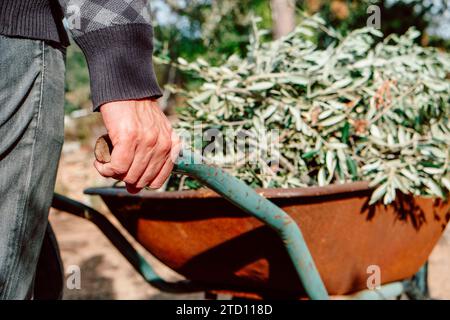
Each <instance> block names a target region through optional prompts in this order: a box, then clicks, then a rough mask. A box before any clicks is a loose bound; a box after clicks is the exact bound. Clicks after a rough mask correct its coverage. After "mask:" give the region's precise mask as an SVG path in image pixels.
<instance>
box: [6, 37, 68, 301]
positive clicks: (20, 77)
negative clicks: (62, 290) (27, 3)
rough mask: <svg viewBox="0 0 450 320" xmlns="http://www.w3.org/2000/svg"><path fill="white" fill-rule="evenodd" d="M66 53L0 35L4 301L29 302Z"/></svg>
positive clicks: (58, 140) (57, 138)
mask: <svg viewBox="0 0 450 320" xmlns="http://www.w3.org/2000/svg"><path fill="white" fill-rule="evenodd" d="M64 71H65V67H64V57H63V53H62V52H61V51H60V50H57V49H55V48H53V47H51V46H50V45H48V44H46V43H45V42H43V41H40V40H28V39H19V38H9V37H4V36H1V35H0V299H25V298H29V297H31V295H32V292H31V290H32V284H33V278H34V273H35V269H36V264H37V261H38V257H39V252H40V249H41V245H42V240H43V236H44V232H45V229H46V227H47V218H48V212H49V208H50V204H51V201H52V196H53V189H54V185H55V179H56V171H57V167H58V162H59V157H60V153H61V147H62V144H63V140H64V132H63V131H64V110H63V107H64Z"/></svg>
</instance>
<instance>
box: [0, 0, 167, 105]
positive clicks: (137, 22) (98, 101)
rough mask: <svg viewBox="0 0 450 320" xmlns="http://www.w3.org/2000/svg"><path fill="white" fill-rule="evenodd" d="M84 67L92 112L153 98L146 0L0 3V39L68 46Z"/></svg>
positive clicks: (156, 92) (21, 0)
mask: <svg viewBox="0 0 450 320" xmlns="http://www.w3.org/2000/svg"><path fill="white" fill-rule="evenodd" d="M64 17H65V18H66V29H69V30H70V32H71V34H72V36H73V39H74V40H75V42H76V43H77V44H78V45H79V46H80V48H81V50H82V51H83V52H84V54H85V56H86V60H87V62H88V67H89V74H90V79H91V95H92V101H93V104H94V110H97V109H98V107H99V106H101V105H102V104H104V103H106V102H110V101H117V100H127V99H140V98H158V97H160V96H161V90H160V88H159V86H158V83H157V81H156V78H155V74H154V70H153V65H152V53H153V29H152V25H151V21H150V12H149V5H148V0H59V1H58V0H0V34H2V35H5V36H15V37H24V38H29V39H40V40H46V41H49V42H53V43H56V44H58V45H61V46H63V47H65V46H67V45H68V44H69V41H68V36H67V34H66V32H65V28H64V26H63V18H64Z"/></svg>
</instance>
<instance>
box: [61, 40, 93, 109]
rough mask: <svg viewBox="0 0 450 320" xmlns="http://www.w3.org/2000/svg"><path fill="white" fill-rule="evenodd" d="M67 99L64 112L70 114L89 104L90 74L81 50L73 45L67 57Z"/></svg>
mask: <svg viewBox="0 0 450 320" xmlns="http://www.w3.org/2000/svg"><path fill="white" fill-rule="evenodd" d="M65 92H66V99H65V105H64V110H65V112H66V113H70V112H72V111H74V110H77V109H79V108H80V107H81V106H82V105H84V104H86V103H89V98H90V97H89V72H88V68H87V63H86V59H85V58H84V55H83V53H82V52H81V50H80V48H78V47H77V46H76V45H72V46H70V47H69V48H68V49H67V56H66V83H65Z"/></svg>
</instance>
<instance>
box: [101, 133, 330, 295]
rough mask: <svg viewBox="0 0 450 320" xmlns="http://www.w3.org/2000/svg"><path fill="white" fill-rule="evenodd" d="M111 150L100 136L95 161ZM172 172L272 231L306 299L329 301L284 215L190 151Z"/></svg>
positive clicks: (296, 229)
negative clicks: (222, 199)
mask: <svg viewBox="0 0 450 320" xmlns="http://www.w3.org/2000/svg"><path fill="white" fill-rule="evenodd" d="M112 148H113V146H112V143H111V140H110V139H109V137H108V136H107V135H104V136H101V137H100V138H99V139H98V140H97V142H96V145H95V157H96V159H97V160H98V161H100V162H103V163H107V162H109V161H110V160H111V152H112ZM174 172H177V173H181V174H185V175H188V176H190V177H192V178H194V179H196V180H198V181H199V182H201V183H202V184H203V185H205V186H207V187H209V188H210V189H212V190H214V191H215V192H217V193H218V194H220V195H221V196H223V197H224V198H225V199H227V200H228V201H230V202H231V203H233V204H234V205H236V206H237V207H239V208H241V209H242V210H244V211H246V212H247V213H249V214H250V215H252V216H254V217H256V218H257V219H258V220H260V221H262V222H263V223H265V224H266V225H268V226H269V227H271V228H272V229H273V230H275V231H276V232H277V233H278V235H279V236H280V238H281V240H282V241H283V244H284V246H285V247H286V250H287V251H288V254H289V256H290V258H291V260H292V263H293V264H294V267H295V269H296V271H297V274H298V276H299V278H300V279H301V282H302V284H303V287H304V289H305V291H306V293H307V294H308V296H309V297H310V298H311V299H317V300H325V299H328V293H327V291H326V289H325V286H324V284H323V281H322V279H321V277H320V274H319V272H318V271H317V268H316V266H315V263H314V260H313V258H312V256H311V253H310V252H309V249H308V246H307V245H306V242H305V239H304V238H303V235H302V233H301V231H300V229H299V227H298V225H297V223H296V222H295V221H294V220H293V219H292V218H291V217H290V216H289V215H288V214H287V213H286V212H284V211H283V210H282V209H280V208H279V207H278V206H276V205H275V204H273V203H272V202H271V201H269V200H267V199H266V198H264V197H263V196H261V195H259V194H258V193H257V192H256V191H255V190H254V189H252V188H250V187H249V186H248V185H247V184H245V183H244V182H242V181H241V180H239V179H237V178H235V177H233V176H232V175H230V174H229V173H227V172H225V171H224V170H223V169H221V168H217V167H214V166H211V165H207V164H204V163H203V162H202V161H201V158H200V157H199V156H198V155H196V154H194V153H192V152H190V151H186V150H183V151H182V152H181V153H180V156H179V158H178V160H177V163H176V164H175V166H174Z"/></svg>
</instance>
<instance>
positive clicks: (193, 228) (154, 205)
mask: <svg viewBox="0 0 450 320" xmlns="http://www.w3.org/2000/svg"><path fill="white" fill-rule="evenodd" d="M174 172H176V173H180V174H184V175H188V176H190V177H192V178H195V179H196V180H198V181H199V182H201V183H202V184H203V185H204V186H207V187H208V188H209V189H211V190H213V191H214V192H213V191H205V190H202V191H182V192H162V193H161V192H154V191H153V192H152V191H145V192H143V194H139V195H130V194H128V193H127V192H126V191H125V190H124V189H123V188H92V189H88V190H86V193H88V194H96V195H100V196H101V197H102V199H103V200H104V201H105V202H106V204H107V205H108V207H109V209H110V210H111V211H112V212H113V214H114V215H115V216H116V217H117V218H118V219H119V221H120V222H121V223H122V225H123V226H124V227H125V229H126V230H127V231H128V232H130V234H131V235H132V236H134V237H135V238H136V239H137V240H138V242H140V243H141V244H142V245H143V246H144V247H145V248H146V249H147V250H149V252H150V253H152V254H153V255H155V256H156V257H157V258H158V259H159V260H161V261H162V262H163V263H165V264H166V265H167V266H169V267H171V268H172V269H174V270H175V271H177V272H179V273H181V274H182V275H184V276H185V277H186V278H187V279H188V280H184V281H179V282H175V283H171V282H167V281H165V280H163V279H162V278H160V277H159V276H158V275H157V274H156V272H155V271H154V270H153V268H152V267H151V265H150V264H148V263H147V261H146V260H145V259H144V258H143V257H142V256H141V255H140V254H139V253H138V252H137V251H136V250H135V249H134V248H133V246H132V245H131V244H130V243H129V242H128V241H127V240H126V238H125V237H124V236H123V235H122V233H121V232H120V231H119V230H117V229H116V228H115V227H114V226H113V225H112V224H111V222H109V220H108V219H107V218H106V217H105V216H104V215H102V214H101V213H100V212H98V211H96V210H94V209H92V208H90V207H88V206H86V205H84V204H82V203H80V202H77V201H74V200H71V199H69V198H67V197H64V196H62V195H58V194H55V196H54V199H53V207H54V208H56V209H58V210H61V211H66V212H69V213H72V214H75V215H77V216H80V217H83V218H86V219H88V220H90V221H92V222H93V223H94V224H96V225H97V226H98V227H99V229H100V230H101V231H102V232H103V233H104V234H105V236H106V237H107V238H108V239H109V240H110V241H111V242H112V244H113V245H114V246H115V247H116V248H117V249H118V250H119V251H120V252H121V253H122V254H123V255H124V256H125V258H127V260H128V261H129V262H130V263H131V264H132V266H133V267H134V268H135V269H136V270H137V271H138V272H139V273H140V274H141V275H142V276H143V277H144V279H145V280H146V281H147V282H149V283H150V284H151V285H153V286H155V287H157V288H159V289H161V290H162V291H167V292H175V293H176V292H180V293H185V292H194V291H205V292H213V293H217V292H227V293H231V294H232V295H234V296H237V297H250V298H254V297H257V298H265V297H270V298H273V297H283V298H285V297H289V298H304V297H307V298H310V299H321V300H325V299H329V298H330V295H333V297H338V298H342V299H385V298H395V297H399V296H401V295H402V294H406V295H407V296H408V297H409V298H413V299H425V298H428V288H427V267H426V260H427V257H428V255H429V253H430V251H431V249H432V248H433V246H434V245H435V243H436V241H437V240H438V239H439V236H440V234H441V233H442V231H443V228H444V227H445V224H446V222H447V220H448V218H445V217H446V215H445V214H446V213H447V212H448V209H449V207H448V204H446V203H441V202H437V201H435V200H432V199H415V198H411V199H409V198H408V199H400V200H399V202H397V203H396V204H395V205H394V206H392V207H389V208H385V207H383V206H380V207H378V208H376V207H368V206H367V201H366V200H367V199H368V198H369V196H370V189H369V188H368V187H367V184H365V183H354V184H349V185H347V186H345V185H343V186H332V187H325V188H301V189H286V190H277V189H275V190H255V189H252V188H250V187H249V186H247V185H246V184H245V183H244V182H242V181H240V180H239V179H237V178H235V177H233V176H231V175H230V174H228V173H227V172H225V171H224V170H222V169H220V168H216V167H214V166H210V165H206V164H204V163H202V161H201V159H199V158H198V157H197V156H196V155H194V154H192V153H190V152H187V151H184V152H183V153H182V156H181V157H180V158H179V159H178V162H177V164H176V165H175V168H174ZM218 195H220V196H221V198H219V196H218ZM263 195H264V196H263ZM268 198H270V199H271V200H272V201H271V200H269V199H268ZM366 198H367V199H366ZM224 199H226V201H228V202H229V203H227V202H225V200H224ZM274 202H275V203H277V204H278V205H276V204H275V203H274ZM280 206H281V207H282V208H283V209H285V210H283V209H282V208H280ZM431 209H433V210H431ZM196 210H197V211H196ZM378 211H380V212H378ZM355 212H356V214H355ZM402 214H403V215H406V217H402V216H401V215H402ZM430 214H434V215H435V216H436V215H437V216H439V217H441V216H442V219H441V220H440V222H439V223H433V222H432V221H431V220H432V219H431V218H430ZM393 216H395V217H393ZM412 217H414V218H412ZM420 217H421V218H420ZM392 219H393V220H392ZM420 219H422V220H420ZM353 220H354V221H355V222H352V221H353ZM417 220H420V221H424V220H425V221H430V222H428V223H422V224H421V223H420V222H418V221H417ZM435 220H436V219H435ZM392 221H394V222H395V223H394V224H392V223H391V222H392ZM302 226H303V227H305V228H304V229H303V228H302ZM303 230H306V231H307V232H306V233H305V235H307V237H305V235H304V234H303V233H302V231H303ZM336 230H338V231H336ZM377 232H378V233H380V232H381V233H383V235H384V236H386V237H387V239H386V240H383V239H381V238H379V237H378V238H376V237H375V236H374V234H376V233H377ZM399 233H400V234H399ZM198 234H201V236H198ZM402 234H403V236H406V237H407V238H403V239H399V237H400V238H401V237H402ZM414 235H420V236H416V237H415V236H414ZM365 236H366V238H364V237H365ZM370 238H375V239H372V240H374V241H375V242H376V243H378V244H379V245H378V246H374V247H373V248H372V247H371V243H369V240H371V239H370ZM407 240H408V241H407ZM383 241H384V242H383ZM189 242H193V243H191V244H190V243H189ZM194 242H195V243H194ZM386 243H388V244H389V243H390V246H388V245H386ZM344 244H345V246H346V248H344V249H343V248H342V247H343V246H344ZM411 244H412V246H415V247H414V248H412V247H411ZM421 244H422V245H421ZM408 246H409V247H408ZM347 247H348V248H347ZM311 248H313V250H312V251H310V249H311ZM361 248H366V251H367V252H363V253H361ZM352 250H354V252H353V257H351V256H349V253H350V254H351V252H352ZM401 250H403V251H404V252H401ZM322 251H323V252H322ZM261 252H262V253H263V254H259V253H261ZM413 252H414V254H412V253H413ZM396 256H398V259H394V258H395V257H396ZM406 256H408V257H409V258H406ZM263 260H267V261H269V262H267V261H263ZM371 261H373V264H370V263H369V262H371ZM371 265H375V266H379V268H380V270H381V283H380V284H378V285H376V286H375V287H374V288H372V289H367V287H366V288H365V286H366V283H367V282H366V280H367V279H368V278H369V276H370V274H367V272H366V269H367V268H368V267H369V266H371ZM421 266H422V267H421ZM419 269H420V270H419ZM290 286H291V287H292V288H289V287H290Z"/></svg>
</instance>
